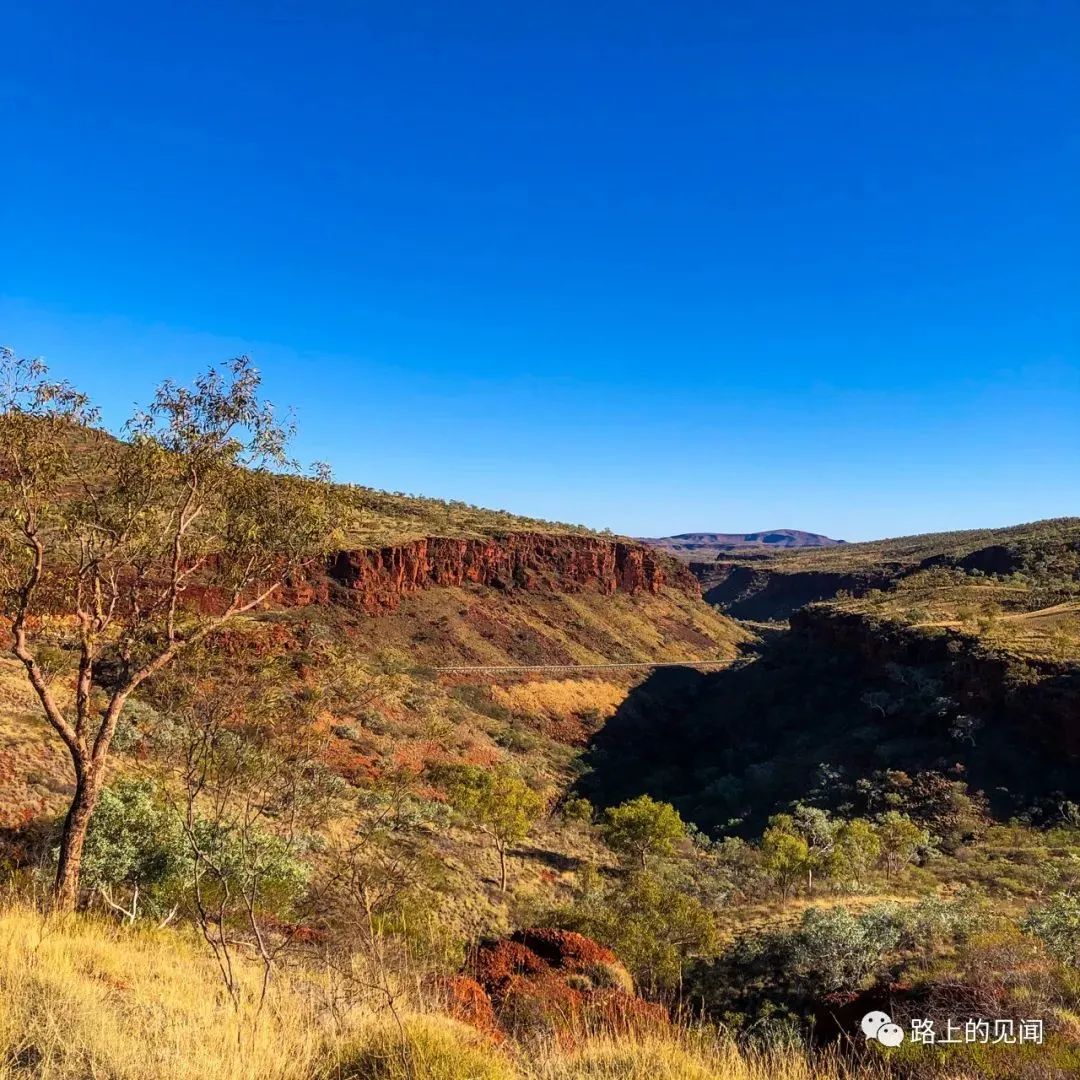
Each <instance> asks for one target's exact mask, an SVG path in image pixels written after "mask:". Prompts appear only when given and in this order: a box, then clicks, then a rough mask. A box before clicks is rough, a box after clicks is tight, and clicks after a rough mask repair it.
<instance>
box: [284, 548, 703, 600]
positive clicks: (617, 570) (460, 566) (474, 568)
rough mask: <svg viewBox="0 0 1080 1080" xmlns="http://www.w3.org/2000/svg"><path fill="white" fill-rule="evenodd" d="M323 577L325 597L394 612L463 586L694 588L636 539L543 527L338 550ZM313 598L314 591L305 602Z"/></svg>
mask: <svg viewBox="0 0 1080 1080" xmlns="http://www.w3.org/2000/svg"><path fill="white" fill-rule="evenodd" d="M327 578H328V583H327V584H328V586H329V588H328V595H327V596H326V597H325V598H326V599H329V600H331V601H336V602H338V603H343V604H346V605H348V606H350V607H357V608H361V609H362V610H364V611H367V612H371V613H373V614H374V613H378V612H383V611H392V610H393V609H394V608H396V607H397V605H398V603H399V602H400V600H401V597H402V596H403V595H404V594H406V593H411V592H417V591H419V590H421V589H428V588H439V587H442V588H447V587H453V586H459V585H466V584H475V585H487V586H491V587H493V588H498V589H524V590H526V591H528V592H539V591H551V592H578V591H581V590H583V589H595V590H597V591H599V592H604V593H614V592H616V591H621V592H626V593H631V594H633V593H643V592H647V593H657V592H659V591H660V589H661V587H663V586H665V585H669V586H672V587H674V588H677V589H680V590H681V591H683V592H687V593H691V594H693V595H697V594H698V592H699V586H698V583H697V580H696V579H695V578H694V577H693V575H692V574H690V573H689V571H687V570H685V569H684V568H683V567H681V566H679V565H678V564H677V563H676V562H675V561H674V560H672V559H670V558H668V557H665V556H664V555H663V554H662V553H659V552H656V551H653V550H651V549H649V548H647V547H644V546H643V545H641V544H633V543H626V542H624V541H622V540H608V539H605V538H603V537H589V536H552V535H545V534H542V533H512V534H510V535H508V536H505V537H502V538H499V539H452V538H448V537H428V538H426V539H422V540H412V541H409V542H407V543H403V544H395V545H393V546H389V547H382V548H366V549H358V550H354V551H341V552H339V553H338V554H337V555H335V556H333V557H332V558H331V559H330V561H329V564H328V567H327ZM300 591H303V590H300ZM316 591H321V590H318V589H316ZM296 599H297V600H299V602H301V603H303V602H305V599H304V598H302V597H300V596H297V597H296ZM319 599H322V598H321V597H316V596H314V595H313V596H311V597H310V598H307V599H306V602H309V603H310V602H317V601H318V600H319ZM286 602H288V601H287V600H286Z"/></svg>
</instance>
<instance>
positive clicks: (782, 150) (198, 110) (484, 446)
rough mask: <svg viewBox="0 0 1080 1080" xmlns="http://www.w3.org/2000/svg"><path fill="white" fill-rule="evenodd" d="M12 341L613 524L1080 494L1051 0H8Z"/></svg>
mask: <svg viewBox="0 0 1080 1080" xmlns="http://www.w3.org/2000/svg"><path fill="white" fill-rule="evenodd" d="M4 21H5V29H6V33H5V37H6V39H7V40H8V41H9V42H11V43H12V46H13V47H12V48H11V49H10V50H9V58H8V61H7V63H6V65H5V70H4V72H3V74H2V75H0V90H2V102H3V104H2V112H0V116H2V118H3V120H2V122H3V124H4V130H5V132H6V134H7V136H8V140H7V141H8V145H10V146H12V147H18V148H19V150H18V155H17V161H16V164H15V165H14V166H13V167H11V168H9V169H8V170H6V173H5V176H4V179H3V180H2V181H0V189H2V195H3V197H2V198H0V227H2V228H3V233H4V236H5V248H6V250H7V256H8V257H7V259H6V260H5V263H6V273H5V274H4V276H3V280H2V281H0V340H2V342H3V343H4V344H10V345H12V346H13V347H15V348H17V349H18V350H19V351H21V352H23V353H29V354H35V355H36V354H41V355H44V356H45V357H46V358H47V360H48V361H49V362H50V363H51V365H52V367H53V368H54V370H55V371H56V373H57V374H60V375H63V376H65V377H68V378H71V379H72V380H73V381H75V382H76V383H78V384H80V385H83V386H85V387H86V388H87V389H88V390H90V391H91V392H92V393H93V395H94V397H95V398H97V399H98V400H100V401H101V402H102V404H103V406H104V409H105V415H106V419H107V420H109V421H110V422H111V423H116V422H118V421H119V420H120V419H121V418H122V417H123V416H124V415H126V413H127V411H128V409H129V408H130V405H131V404H132V402H134V401H136V400H145V399H146V398H147V397H148V396H149V394H150V393H151V392H152V390H153V386H154V385H155V383H156V382H158V381H159V380H160V379H162V378H164V377H174V378H180V379H184V378H188V377H190V376H192V375H194V374H195V373H196V372H197V371H198V370H199V369H201V368H203V367H205V366H206V365H207V364H209V363H211V362H214V361H218V360H221V359H224V358H227V357H229V356H232V355H235V354H237V353H240V352H247V353H249V354H250V355H252V356H253V358H254V359H255V361H256V363H257V364H258V366H259V367H260V368H261V369H262V371H263V372H264V374H265V377H266V384H267V390H268V393H269V395H270V396H271V397H272V398H273V399H274V400H276V401H278V402H280V403H281V404H283V405H286V404H293V405H295V406H296V411H297V419H298V422H299V426H300V441H299V444H298V447H297V450H298V453H299V454H300V455H301V456H302V457H304V458H306V459H322V460H326V461H328V462H330V463H331V464H332V466H333V467H334V471H335V474H336V476H337V477H338V478H339V479H341V480H344V481H349V482H356V483H361V484H365V485H369V486H372V487H377V488H384V489H389V490H403V491H410V492H416V493H420V494H425V495H431V496H435V497H440V498H451V499H462V500H465V501H468V502H472V503H476V504H479V505H483V506H491V507H500V508H506V509H508V510H511V511H515V512H518V513H523V514H528V515H533V516H538V517H545V518H550V519H555V520H562V521H572V522H582V523H584V524H587V525H590V526H594V527H597V528H603V527H610V528H612V529H614V530H615V531H617V532H619V533H625V534H629V535H638V536H667V535H672V534H675V533H685V532H695V531H702V532H705V531H733V532H735V531H755V530H760V529H763V528H770V527H774V526H782V527H785V528H794V529H805V530H812V531H815V532H820V533H823V534H826V535H829V536H839V537H843V538H845V539H847V540H862V539H870V538H876V537H882V536H897V535H904V534H910V533H917V532H927V531H936V530H943V529H960V528H972V527H985V526H995V525H1005V524H1010V523H1014V522H1017V521H1030V520H1035V519H1040V518H1047V517H1057V516H1062V515H1066V514H1070V513H1076V512H1077V511H1078V509H1080V481H1078V479H1077V472H1076V468H1075V464H1076V461H1077V460H1078V458H1080V423H1078V418H1080V348H1078V335H1077V316H1076V307H1075V297H1076V295H1078V286H1080V273H1078V267H1077V262H1076V258H1075V251H1076V249H1077V240H1078V239H1080V237H1078V236H1077V234H1078V232H1080V229H1078V225H1080V214H1078V212H1077V204H1076V199H1075V194H1074V191H1073V187H1074V178H1075V176H1076V175H1077V171H1078V166H1080V144H1078V143H1077V141H1076V139H1075V133H1074V130H1075V128H1074V123H1073V119H1072V114H1073V112H1074V109H1073V108H1072V106H1071V103H1072V102H1074V101H1076V100H1077V95H1078V92H1080V73H1078V71H1077V69H1076V66H1075V63H1074V59H1075V49H1074V47H1073V45H1074V43H1075V41H1076V40H1077V32H1078V31H1080V16H1078V14H1077V12H1076V10H1075V8H1073V7H1072V6H1070V5H1067V4H1064V3H1054V2H1050V3H1039V4H1036V5H1019V4H1015V5H1014V4H1003V5H998V6H996V7H995V8H994V9H993V10H992V11H982V10H980V11H976V10H975V9H973V8H971V7H970V6H969V5H966V4H962V3H952V4H946V5H938V4H935V5H928V4H925V5H918V4H917V5H915V6H908V7H907V8H905V9H904V10H903V11H899V10H896V11H884V10H871V9H867V8H866V7H865V5H855V4H847V3H835V4H830V5H827V6H826V7H825V8H823V9H822V8H819V9H815V10H814V11H813V12H808V11H806V10H805V9H803V8H802V7H801V6H799V5H795V4H780V5H774V6H772V7H770V9H769V11H768V12H767V13H766V12H763V11H762V10H760V9H755V8H753V7H751V6H746V7H741V8H740V7H736V8H724V9H723V10H717V9H715V8H714V6H713V5H706V4H698V3H692V4H688V5H683V6H680V7H679V8H678V10H663V11H660V10H656V9H653V8H651V7H650V6H648V5H630V6H629V7H627V6H625V5H621V6H619V7H618V8H616V7H614V6H611V5H607V4H600V5H595V6H590V8H589V9H588V11H582V10H580V8H579V7H576V6H571V5H558V4H556V5H554V6H548V7H546V8H545V9H544V10H543V11H542V12H540V11H516V10H510V9H505V8H502V7H499V6H496V5H486V4H473V5H468V6H466V7H461V6H459V5H454V6H450V5H445V4H434V5H427V6H425V7H424V8H423V9H422V10H420V9H415V10H403V9H401V8H399V7H398V8H393V9H392V8H390V7H389V6H384V5H381V4H371V5H361V6H360V7H359V8H351V9H347V8H346V7H345V6H339V5H336V4H332V5H324V6H322V7H319V8H318V9H312V8H311V7H310V6H300V5H293V4H288V3H284V4H277V5H273V6H271V7H265V6H261V5H260V6H258V7H256V6H254V5H248V4H242V3H231V4H225V5H222V6H219V7H218V8H215V9H214V11H212V12H210V11H192V12H189V13H187V14H186V15H185V18H184V19H182V20H177V19H174V18H173V17H172V16H171V15H170V16H168V17H167V16H166V15H165V14H164V13H161V12H154V11H153V10H150V9H146V8H145V7H143V6H138V5H133V4H128V3H111V4H106V5H104V7H98V8H95V9H94V10H93V11H90V10H89V9H86V8H84V7H82V6H80V5H75V4H70V3H55V2H46V3H42V4H40V5H35V6H33V7H32V8H25V9H23V10H20V11H12V12H9V13H8V14H7V15H6V16H5V20H4Z"/></svg>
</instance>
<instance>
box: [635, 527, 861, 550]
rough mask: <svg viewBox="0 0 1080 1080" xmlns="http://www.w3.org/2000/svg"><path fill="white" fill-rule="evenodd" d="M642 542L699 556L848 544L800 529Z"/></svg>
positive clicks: (684, 535)
mask: <svg viewBox="0 0 1080 1080" xmlns="http://www.w3.org/2000/svg"><path fill="white" fill-rule="evenodd" d="M642 543H644V544H651V545H652V546H653V547H658V548H662V549H663V550H664V551H669V552H671V554H673V555H683V556H686V555H693V556H695V557H700V556H702V555H706V554H708V553H709V552H715V553H717V554H719V553H720V552H726V551H742V550H746V549H755V548H756V549H760V550H766V551H775V550H777V549H781V548H826V547H837V546H839V545H840V544H844V543H846V541H844V540H834V539H832V537H829V536H823V535H822V534H821V533H812V532H803V531H802V530H801V529H770V530H767V531H764V532H751V533H707V532H699V533H676V534H675V535H674V536H661V537H652V538H644V539H642Z"/></svg>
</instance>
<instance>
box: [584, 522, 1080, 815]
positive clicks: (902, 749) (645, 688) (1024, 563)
mask: <svg viewBox="0 0 1080 1080" xmlns="http://www.w3.org/2000/svg"><path fill="white" fill-rule="evenodd" d="M858 548H859V549H861V550H856V546H855V545H853V546H852V547H851V548H844V549H833V550H829V551H821V552H816V553H802V554H799V555H793V556H791V557H783V556H776V557H774V558H773V559H772V560H770V563H771V565H770V566H769V567H768V568H765V569H759V570H758V571H757V573H759V574H760V579H759V580H754V579H751V581H752V583H753V584H754V585H755V586H756V591H750V592H748V593H747V594H745V595H744V596H742V597H736V598H735V600H734V601H733V602H732V603H731V605H730V606H731V607H732V608H734V609H735V610H739V611H747V610H750V611H761V612H762V613H763V614H766V613H767V614H772V615H775V614H778V613H780V612H785V613H786V612H787V611H789V610H790V609H791V608H792V607H794V606H796V605H797V604H800V603H803V602H804V601H805V600H807V599H812V598H813V597H812V596H809V595H808V593H809V592H810V588H809V586H810V585H811V584H813V585H816V587H818V588H820V589H822V590H823V591H824V590H826V589H829V590H832V591H833V592H836V591H837V590H838V589H840V588H849V587H850V583H851V582H853V581H857V582H860V583H861V589H860V591H861V592H862V595H861V596H859V597H853V596H850V595H839V596H834V598H833V599H831V600H828V601H825V602H820V603H812V604H809V605H807V606H803V607H801V608H799V609H798V610H795V611H793V612H792V613H791V615H790V625H791V630H790V631H789V632H787V633H777V634H775V635H774V636H773V637H772V639H771V640H770V641H769V642H768V643H767V644H766V645H765V647H764V648H763V649H762V651H761V655H760V657H759V658H758V660H757V661H756V662H755V663H752V664H749V665H746V666H744V667H741V668H736V669H732V670H728V671H720V672H716V673H700V672H657V673H656V674H655V675H654V676H653V677H651V678H650V679H649V680H648V681H647V682H646V683H644V684H642V685H641V686H639V687H637V688H635V690H634V692H633V693H632V694H631V695H630V696H629V697H628V699H627V701H626V702H624V703H623V705H622V706H621V707H620V709H619V710H618V712H617V713H616V714H615V716H613V718H612V719H611V720H610V721H609V722H608V724H607V725H606V726H605V727H604V729H603V730H602V731H601V732H599V733H598V734H597V736H596V737H595V739H594V747H593V751H592V754H591V757H592V762H593V766H594V768H593V772H592V774H591V775H590V776H589V777H588V778H587V779H586V782H585V787H586V789H587V791H588V792H589V793H590V794H592V795H594V796H595V797H597V798H599V799H601V800H602V801H605V802H607V801H618V800H619V799H621V798H625V797H627V796H628V795H633V794H637V793H639V792H641V791H647V792H649V793H650V794H653V795H655V796H657V797H660V798H665V799H671V800H672V801H674V802H675V803H676V805H678V806H679V807H680V809H681V810H683V812H684V813H686V814H687V815H688V816H691V817H693V818H694V819H695V820H697V821H699V823H701V824H702V825H703V826H704V827H707V828H711V829H716V830H722V829H725V828H736V829H742V830H747V831H749V832H751V833H752V832H753V831H754V830H755V829H758V828H760V826H761V824H762V822H763V821H764V818H765V817H767V815H768V814H769V813H770V812H773V811H776V810H779V809H781V808H784V807H785V806H787V805H788V804H789V803H790V802H791V801H792V800H796V799H801V798H806V797H813V798H816V799H818V800H819V801H822V802H824V803H825V804H827V805H837V804H841V803H852V804H855V805H858V801H859V799H860V797H861V796H860V791H861V790H863V788H860V784H862V785H865V784H866V783H868V782H870V781H871V778H872V777H873V776H874V775H875V774H879V773H881V772H883V771H886V770H893V771H897V770H899V771H902V772H904V773H907V774H910V775H912V776H915V775H920V774H925V773H933V774H934V775H935V776H937V777H940V778H944V777H948V778H950V779H951V780H954V781H962V782H964V783H966V784H967V785H968V786H969V788H970V789H971V790H972V791H975V790H982V791H984V792H985V793H986V795H987V796H988V798H989V800H990V804H991V806H992V808H993V809H994V810H995V811H996V812H997V813H999V814H1000V815H1001V816H1002V817H1003V818H1007V817H1009V816H1012V815H1024V816H1026V817H1028V818H1029V819H1031V820H1046V821H1053V820H1055V819H1056V817H1058V816H1060V815H1061V814H1062V813H1063V810H1062V807H1063V806H1066V805H1067V804H1068V803H1070V802H1071V801H1076V800H1078V799H1080V770H1078V768H1077V766H1078V764H1080V727H1078V725H1077V717H1080V521H1077V519H1061V520H1057V521H1051V522H1039V523H1035V524H1034V525H1027V526H1018V527H1016V528H1014V529H1008V530H1000V531H996V532H991V533H968V534H948V535H947V536H937V537H913V538H908V539H905V540H901V541H889V542H883V543H880V544H874V545H858ZM875 559H879V560H881V561H879V562H877V563H875V561H874V560H875ZM809 566H819V567H822V568H823V569H807V567H809ZM728 580H729V583H730V577H729V579H728ZM875 586H876V587H875ZM767 604H772V605H773V606H772V607H771V608H767V607H765V605H767ZM935 782H937V781H935Z"/></svg>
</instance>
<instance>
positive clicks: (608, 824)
mask: <svg viewBox="0 0 1080 1080" xmlns="http://www.w3.org/2000/svg"><path fill="white" fill-rule="evenodd" d="M600 831H601V835H602V836H603V838H604V843H605V844H607V846H608V847H609V848H611V850H612V851H614V852H615V853H616V854H618V855H619V856H621V857H622V858H624V859H630V860H633V861H634V862H636V863H638V864H639V865H640V867H641V869H642V870H645V869H647V868H648V864H649V862H650V860H657V859H665V858H669V857H670V856H672V855H673V854H674V853H675V850H676V847H677V845H678V843H679V842H680V841H681V840H684V839H686V824H685V822H684V821H683V819H682V818H681V817H680V816H679V813H678V811H677V810H676V809H675V808H674V807H673V806H671V805H670V804H669V803H663V802H657V801H656V800H655V799H653V798H651V797H650V796H648V795H639V796H638V797H637V798H636V799H630V800H629V801H628V802H624V803H622V804H621V805H620V806H614V807H612V808H611V809H610V810H608V811H607V812H606V813H605V814H604V818H603V821H602V822H601V825H600Z"/></svg>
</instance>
